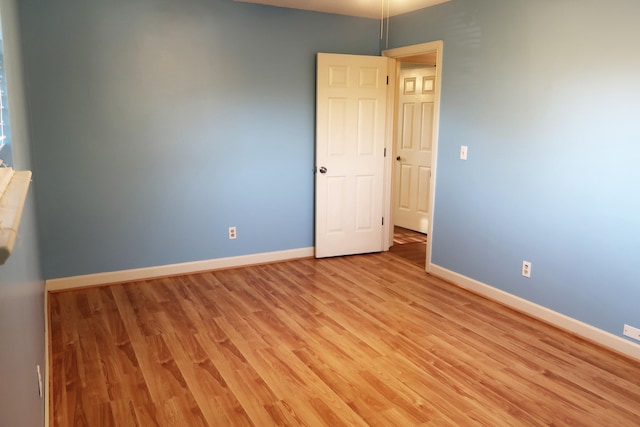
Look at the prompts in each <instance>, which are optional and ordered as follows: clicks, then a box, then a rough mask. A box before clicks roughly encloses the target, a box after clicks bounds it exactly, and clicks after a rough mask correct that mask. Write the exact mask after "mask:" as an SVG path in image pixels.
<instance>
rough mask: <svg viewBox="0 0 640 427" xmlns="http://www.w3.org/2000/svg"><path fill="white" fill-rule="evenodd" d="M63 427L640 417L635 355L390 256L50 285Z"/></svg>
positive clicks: (598, 422)
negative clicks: (75, 286) (60, 288)
mask: <svg viewBox="0 0 640 427" xmlns="http://www.w3.org/2000/svg"><path fill="white" fill-rule="evenodd" d="M50 321H51V323H50V331H51V332H50V333H51V336H50V340H51V346H50V348H51V369H50V372H51V389H50V394H49V398H50V403H51V412H52V415H51V421H52V425H53V426H72V425H73V426H83V425H85V426H101V425H113V426H135V425H139V426H155V425H159V426H170V425H179V426H200V425H209V426H236V425H239V426H245V425H247V426H250V425H255V426H271V425H292V426H297V425H306V426H344V425H348V426H358V425H360V426H363V425H379V426H412V425H433V426H448V425H451V426H454V425H455V426H476V425H480V426H520V425H523V426H524V425H526V426H536V425H557V426H560V425H580V426H638V425H640V363H639V362H637V361H633V360H630V359H627V358H624V357H622V356H619V355H617V354H614V353H611V352H609V351H607V350H605V349H602V348H599V347H598V346H595V345H593V344H590V343H587V342H584V341H582V340H581V339H579V338H577V337H575V336H572V335H570V334H567V333H564V332H562V331H559V330H557V329H555V328H553V327H551V326H549V325H546V324H543V323H540V322H538V321H536V320H533V319H531V318H528V317H526V316H523V315H521V314H519V313H516V312H514V311H512V310H510V309H508V308H505V307H503V306H501V305H499V304H496V303H493V302H491V301H488V300H486V299H483V298H481V297H479V296H476V295H473V294H471V293H468V292H466V291H464V290H461V289H459V288H457V287H455V286H453V285H450V284H448V283H446V282H443V281H441V280H438V279H435V278H433V277H430V276H428V275H427V274H425V273H424V272H423V271H422V270H421V269H420V268H419V267H418V266H416V265H413V264H411V263H409V262H406V261H404V260H401V259H398V257H396V256H394V255H392V254H389V253H383V254H372V255H362V256H354V257H342V258H332V259H325V260H314V259H304V260H297V261H289V262H283V263H276V264H268V265H262V266H254V267H248V268H240V269H232V270H225V271H217V272H211V273H205V274H197V275H191V276H183V277H174V278H167V279H160V280H153V281H144V282H138V283H130V284H122V285H114V286H108V287H98V288H89V289H84V290H76V291H67V292H60V293H56V294H52V295H51V296H50Z"/></svg>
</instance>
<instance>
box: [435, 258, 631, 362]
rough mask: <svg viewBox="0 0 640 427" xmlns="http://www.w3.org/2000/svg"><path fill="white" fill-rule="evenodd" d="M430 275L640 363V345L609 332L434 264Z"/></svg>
mask: <svg viewBox="0 0 640 427" xmlns="http://www.w3.org/2000/svg"><path fill="white" fill-rule="evenodd" d="M431 274H433V275H434V276H437V277H440V278H441V279H445V280H447V281H449V282H452V283H453V284H455V285H457V286H459V287H461V288H464V289H467V290H470V291H471V292H474V293H476V294H479V295H482V296H484V297H486V298H489V299H491V300H493V301H497V302H499V303H501V304H503V305H505V306H507V307H510V308H513V309H515V310H517V311H520V312H522V313H525V314H528V315H529V316H532V317H535V318H537V319H539V320H542V321H544V322H546V323H549V324H551V325H554V326H556V327H558V328H560V329H564V330H566V331H569V332H572V333H574V334H576V335H579V336H581V337H582V338H585V339H587V340H589V341H592V342H594V343H597V344H599V345H601V346H604V347H607V348H609V349H611V350H614V351H617V352H619V353H622V354H625V355H627V356H629V357H632V358H634V359H638V360H640V345H638V344H636V343H633V342H631V341H627V340H626V339H624V338H622V337H619V336H617V335H614V334H612V333H610V332H606V331H603V330H602V329H598V328H596V327H594V326H591V325H589V324H586V323H584V322H581V321H579V320H577V319H574V318H572V317H569V316H566V315H564V314H561V313H558V312H556V311H553V310H550V309H548V308H546V307H543V306H541V305H538V304H536V303H533V302H531V301H528V300H526V299H523V298H520V297H517V296H515V295H512V294H510V293H507V292H505V291H502V290H500V289H497V288H494V287H493V286H489V285H487V284H485V283H482V282H479V281H477V280H475V279H471V278H469V277H467V276H463V275H462V274H459V273H456V272H454V271H451V270H448V269H446V268H444V267H440V266H438V265H435V264H431Z"/></svg>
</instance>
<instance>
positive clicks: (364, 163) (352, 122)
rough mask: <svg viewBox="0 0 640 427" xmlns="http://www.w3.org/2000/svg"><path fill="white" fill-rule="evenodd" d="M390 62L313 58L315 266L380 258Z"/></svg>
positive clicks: (350, 57) (327, 56)
mask: <svg viewBox="0 0 640 427" xmlns="http://www.w3.org/2000/svg"><path fill="white" fill-rule="evenodd" d="M389 61H390V59H389V58H385V57H371V56H360V55H337V54H326V53H320V54H318V61H317V67H318V69H317V106H316V167H317V171H316V241H315V249H316V257H317V258H323V257H330V256H339V255H352V254H359V253H367V252H379V251H382V250H383V248H382V245H383V239H382V237H383V235H382V234H383V226H382V216H383V185H384V147H385V129H386V120H385V119H386V102H387V88H388V86H387V64H388V62H389Z"/></svg>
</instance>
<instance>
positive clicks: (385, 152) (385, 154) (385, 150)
mask: <svg viewBox="0 0 640 427" xmlns="http://www.w3.org/2000/svg"><path fill="white" fill-rule="evenodd" d="M384 157H387V147H384Z"/></svg>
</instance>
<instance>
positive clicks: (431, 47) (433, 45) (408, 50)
mask: <svg viewBox="0 0 640 427" xmlns="http://www.w3.org/2000/svg"><path fill="white" fill-rule="evenodd" d="M443 49H444V42H443V41H442V40H437V41H433V42H427V43H420V44H416V45H411V46H403V47H398V48H394V49H387V50H383V51H382V56H386V57H389V58H395V59H396V76H397V75H398V70H399V69H400V62H402V58H406V57H409V56H415V55H422V54H426V53H431V52H436V82H435V83H436V86H435V91H436V93H435V102H434V111H433V146H432V150H431V188H430V192H431V193H430V198H429V231H428V232H427V235H428V236H429V239H428V240H427V251H426V260H425V271H426V272H427V273H430V272H431V253H432V252H433V219H434V212H435V200H436V178H437V176H438V146H439V139H440V107H441V99H442V53H443V52H442V51H443ZM396 79H397V77H396V78H395V79H394V80H393V82H394V86H393V90H394V105H393V106H394V108H395V107H397V104H398V97H397V90H398V82H397V80H396ZM396 117H397V111H395V110H394V113H393V120H394V121H393V123H394V125H393V130H392V136H391V137H392V140H391V142H390V146H391V149H390V151H391V153H392V154H391V156H390V157H393V158H395V153H394V150H395V145H396V144H395V136H396V127H397V122H396ZM392 167H393V166H392ZM387 179H388V180H389V191H387V192H386V194H385V198H386V203H387V205H388V206H389V210H390V213H389V221H388V222H389V227H390V230H389V232H388V234H390V235H391V236H393V227H391V225H392V224H393V209H392V208H391V205H392V203H393V194H392V190H393V186H392V183H391V181H392V180H393V170H391V171H390V174H389V177H388V178H387ZM390 239H391V241H393V237H390Z"/></svg>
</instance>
